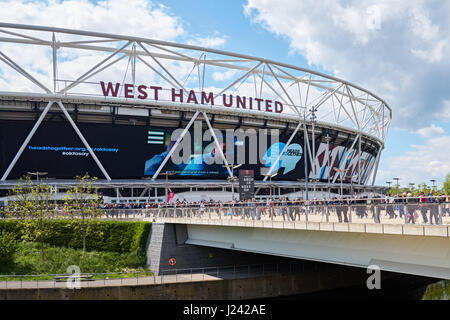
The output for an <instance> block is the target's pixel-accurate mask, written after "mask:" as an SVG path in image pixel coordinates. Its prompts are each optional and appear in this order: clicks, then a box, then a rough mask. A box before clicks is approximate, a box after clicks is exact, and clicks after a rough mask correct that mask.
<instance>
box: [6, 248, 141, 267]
mask: <svg viewBox="0 0 450 320" xmlns="http://www.w3.org/2000/svg"><path fill="white" fill-rule="evenodd" d="M145 263H146V261H145V257H143V256H141V255H139V254H138V253H136V252H134V253H130V252H127V253H118V252H99V251H91V252H83V250H81V249H73V248H65V247H48V248H47V249H46V259H45V260H42V259H41V258H40V246H39V244H37V243H33V242H30V243H21V244H19V248H18V250H17V252H16V254H15V257H14V262H13V263H10V264H8V265H6V264H1V265H0V273H1V274H62V273H66V272H67V267H68V266H70V265H77V266H79V267H80V270H81V272H83V273H105V272H123V271H126V270H129V269H138V270H142V269H143V268H145Z"/></svg>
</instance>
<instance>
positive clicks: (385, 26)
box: [244, 0, 450, 130]
mask: <svg viewBox="0 0 450 320" xmlns="http://www.w3.org/2000/svg"><path fill="white" fill-rule="evenodd" d="M449 12H450V2H449V1H447V0H437V1H425V0H417V1H412V2H411V1H408V0H397V1H387V0H382V1H379V0H377V1H375V0H348V1H343V0H339V1H335V0H325V1H315V0H303V1H290V0H279V1H269V0H248V3H247V4H246V5H245V6H244V13H245V14H246V15H247V17H249V19H251V20H252V21H253V22H254V23H257V24H260V25H261V26H263V27H264V28H265V29H267V30H268V31H270V32H272V33H274V34H276V35H280V36H283V37H284V38H286V39H287V40H288V41H289V43H290V46H291V47H292V49H293V50H295V51H297V52H298V53H300V54H302V55H304V56H305V57H306V59H307V60H308V62H309V64H310V65H320V66H321V67H322V68H323V69H325V70H330V71H331V72H332V73H334V74H335V75H336V76H338V77H340V78H343V79H345V80H348V81H350V82H353V83H356V84H358V85H360V86H362V87H364V88H366V89H368V90H370V91H372V92H374V93H375V94H376V95H378V96H380V97H381V98H383V99H384V100H385V101H386V102H387V103H388V104H389V105H390V106H391V107H392V109H393V119H392V125H393V126H394V127H397V128H406V129H412V130H415V129H416V128H417V127H419V128H420V127H426V126H429V125H430V123H431V121H432V120H433V119H435V115H436V114H439V113H442V112H444V111H445V109H444V101H450V90H448V84H449V83H450V73H449V72H448V70H450V45H449V44H450V34H449V33H448V32H447V30H450V22H449V19H448V13H449ZM425 110H426V111H425Z"/></svg>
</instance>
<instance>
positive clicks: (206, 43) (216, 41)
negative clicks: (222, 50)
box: [188, 37, 226, 48]
mask: <svg viewBox="0 0 450 320" xmlns="http://www.w3.org/2000/svg"><path fill="white" fill-rule="evenodd" d="M225 42H226V39H225V38H224V37H206V38H202V37H197V38H195V39H194V40H190V41H188V44H190V45H194V46H200V47H205V48H219V47H223V46H224V45H225Z"/></svg>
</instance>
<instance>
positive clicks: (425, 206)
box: [419, 192, 428, 223]
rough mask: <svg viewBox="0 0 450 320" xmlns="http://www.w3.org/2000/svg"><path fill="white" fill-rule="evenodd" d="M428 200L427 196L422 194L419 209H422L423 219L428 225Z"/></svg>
mask: <svg viewBox="0 0 450 320" xmlns="http://www.w3.org/2000/svg"><path fill="white" fill-rule="evenodd" d="M427 202H428V199H427V197H426V196H425V193H424V192H421V193H420V196H419V207H420V213H421V214H422V219H423V223H428V218H427V211H428V204H427Z"/></svg>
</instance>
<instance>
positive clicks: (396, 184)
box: [392, 178, 400, 188]
mask: <svg viewBox="0 0 450 320" xmlns="http://www.w3.org/2000/svg"><path fill="white" fill-rule="evenodd" d="M392 180H396V181H397V183H396V184H395V185H396V186H397V188H398V187H399V186H400V185H399V184H398V180H400V178H392Z"/></svg>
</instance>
